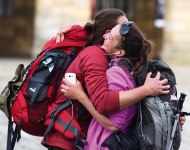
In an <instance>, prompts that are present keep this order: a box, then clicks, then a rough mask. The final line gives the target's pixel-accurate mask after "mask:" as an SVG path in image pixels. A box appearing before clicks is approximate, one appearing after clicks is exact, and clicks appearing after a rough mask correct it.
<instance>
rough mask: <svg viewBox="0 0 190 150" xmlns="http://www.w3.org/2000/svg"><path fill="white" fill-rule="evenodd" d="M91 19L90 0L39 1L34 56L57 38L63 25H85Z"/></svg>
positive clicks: (37, 4)
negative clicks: (51, 39)
mask: <svg viewBox="0 0 190 150" xmlns="http://www.w3.org/2000/svg"><path fill="white" fill-rule="evenodd" d="M89 18H90V0H80V1H79V0H37V3H36V15H35V38H34V47H33V54H34V55H36V53H38V52H39V51H40V50H41V47H42V45H44V43H45V42H46V41H47V40H49V39H50V38H52V37H53V36H55V34H56V33H57V32H58V29H59V28H60V26H61V25H71V24H72V25H73V24H80V25H84V24H85V23H86V22H87V21H89Z"/></svg>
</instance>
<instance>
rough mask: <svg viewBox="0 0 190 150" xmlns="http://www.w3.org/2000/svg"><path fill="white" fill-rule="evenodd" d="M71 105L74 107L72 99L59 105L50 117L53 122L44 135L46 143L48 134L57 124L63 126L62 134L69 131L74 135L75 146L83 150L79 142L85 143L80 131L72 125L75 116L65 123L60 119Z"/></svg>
mask: <svg viewBox="0 0 190 150" xmlns="http://www.w3.org/2000/svg"><path fill="white" fill-rule="evenodd" d="M70 105H73V102H72V100H71V99H69V100H68V101H66V102H64V103H62V104H59V105H58V106H57V107H56V108H54V110H53V112H52V113H51V114H50V116H49V117H50V118H51V119H52V120H51V122H50V124H49V125H48V127H47V129H46V132H45V134H44V143H46V142H47V141H46V136H47V133H48V132H49V131H50V129H51V128H53V127H55V124H58V125H59V126H62V128H59V130H60V132H61V133H62V134H64V133H65V132H66V131H69V132H71V133H72V134H74V136H75V142H74V143H73V144H74V146H75V147H76V148H78V149H79V150H82V147H81V146H79V142H80V141H81V142H82V143H84V144H85V142H84V141H83V140H82V139H80V137H79V136H80V133H79V130H78V129H77V128H76V127H75V126H74V125H72V121H74V118H73V116H69V117H70V119H69V121H64V120H62V119H61V118H59V117H58V116H59V114H60V113H61V112H62V110H64V109H66V108H67V107H69V106H70Z"/></svg>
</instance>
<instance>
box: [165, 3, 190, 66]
mask: <svg viewBox="0 0 190 150" xmlns="http://www.w3.org/2000/svg"><path fill="white" fill-rule="evenodd" d="M189 8H190V1H189V0H183V1H178V0H168V1H167V9H166V11H167V13H166V20H167V25H166V28H165V36H164V37H165V38H164V49H163V54H162V56H163V58H164V59H165V60H167V61H168V62H171V63H178V64H190V38H189V35H190V9H189Z"/></svg>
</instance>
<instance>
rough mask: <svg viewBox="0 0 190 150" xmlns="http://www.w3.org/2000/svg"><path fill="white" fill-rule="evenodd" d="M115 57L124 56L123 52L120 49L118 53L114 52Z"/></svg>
mask: <svg viewBox="0 0 190 150" xmlns="http://www.w3.org/2000/svg"><path fill="white" fill-rule="evenodd" d="M116 55H117V56H124V55H125V51H124V50H122V49H120V50H118V51H117V52H116Z"/></svg>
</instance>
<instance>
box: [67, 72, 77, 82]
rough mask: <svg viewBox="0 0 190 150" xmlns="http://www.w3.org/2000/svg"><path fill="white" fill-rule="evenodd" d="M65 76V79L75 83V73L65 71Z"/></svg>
mask: <svg viewBox="0 0 190 150" xmlns="http://www.w3.org/2000/svg"><path fill="white" fill-rule="evenodd" d="M65 78H66V79H67V80H69V81H70V82H72V83H73V84H76V83H77V78H76V74H75V73H66V74H65Z"/></svg>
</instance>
